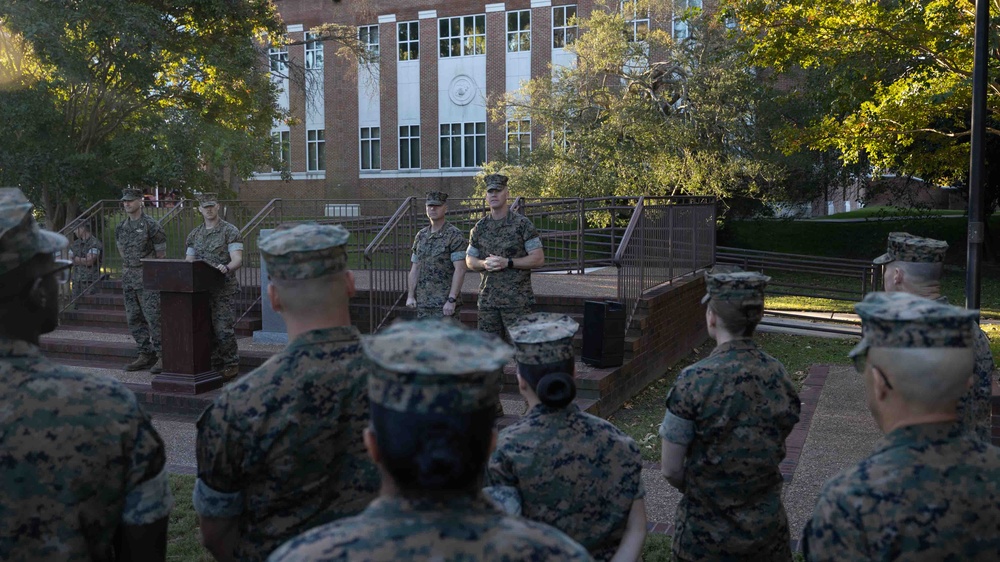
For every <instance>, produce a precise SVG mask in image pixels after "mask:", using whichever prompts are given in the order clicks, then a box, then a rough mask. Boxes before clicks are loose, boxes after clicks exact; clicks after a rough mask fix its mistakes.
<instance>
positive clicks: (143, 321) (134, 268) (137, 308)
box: [115, 189, 167, 356]
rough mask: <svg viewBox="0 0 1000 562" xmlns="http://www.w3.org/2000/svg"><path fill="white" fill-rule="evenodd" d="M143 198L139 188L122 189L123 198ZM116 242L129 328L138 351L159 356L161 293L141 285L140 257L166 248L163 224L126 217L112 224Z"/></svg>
mask: <svg viewBox="0 0 1000 562" xmlns="http://www.w3.org/2000/svg"><path fill="white" fill-rule="evenodd" d="M134 199H142V192H141V191H139V190H138V189H124V190H122V201H128V200H134ZM115 244H116V245H117V247H118V253H119V254H120V255H121V257H122V290H123V292H124V295H125V316H126V318H127V320H128V329H129V331H130V332H131V333H132V337H133V338H134V339H135V343H136V345H138V346H139V353H140V354H145V355H150V356H158V355H160V293H159V292H157V291H145V290H143V288H142V261H140V260H142V259H144V258H155V257H156V253H157V252H166V251H167V235H166V233H164V232H163V227H161V226H160V223H158V222H156V220H154V219H153V218H151V217H150V216H149V215H147V214H145V213H142V214H141V215H140V216H139V218H138V219H137V220H131V219H129V218H127V217H126V219H125V220H124V221H122V222H121V224H119V225H118V226H116V227H115Z"/></svg>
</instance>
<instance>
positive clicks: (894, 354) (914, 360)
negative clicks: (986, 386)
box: [868, 347, 975, 413]
mask: <svg viewBox="0 0 1000 562" xmlns="http://www.w3.org/2000/svg"><path fill="white" fill-rule="evenodd" d="M868 361H869V363H870V364H871V365H872V366H874V367H876V368H878V369H879V370H880V371H882V373H884V374H885V375H886V377H888V379H889V380H890V381H891V384H892V386H893V389H894V390H897V391H898V392H899V394H900V396H901V397H902V398H903V400H904V401H905V402H906V403H907V404H908V406H910V409H911V410H913V411H919V412H922V413H929V412H947V411H951V412H953V411H954V408H955V401H957V400H958V399H959V398H960V397H961V396H962V394H963V393H965V391H966V390H967V388H968V385H969V378H970V377H971V376H972V369H973V366H974V363H975V354H974V352H973V350H972V349H971V348H953V347H947V348H942V347H934V348H889V347H875V348H872V349H871V350H870V351H869V354H868Z"/></svg>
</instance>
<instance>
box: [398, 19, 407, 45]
mask: <svg viewBox="0 0 1000 562" xmlns="http://www.w3.org/2000/svg"><path fill="white" fill-rule="evenodd" d="M407 29H409V28H408V26H407V25H406V24H405V23H404V24H402V25H400V26H399V29H398V30H397V31H396V40H397V41H406V40H407V39H408V38H409V35H408V34H407V33H406V31H407Z"/></svg>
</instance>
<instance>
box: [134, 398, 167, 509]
mask: <svg viewBox="0 0 1000 562" xmlns="http://www.w3.org/2000/svg"><path fill="white" fill-rule="evenodd" d="M132 400H133V408H132V411H131V415H132V417H133V419H134V424H133V427H134V433H133V435H132V438H131V440H130V441H131V443H130V444H131V451H129V453H128V454H129V461H130V463H129V471H128V476H127V480H126V486H125V505H124V507H123V509H122V523H123V524H125V525H136V526H138V525H148V524H150V523H153V522H155V521H159V520H160V519H163V518H164V517H167V516H168V515H170V511H171V510H172V509H173V507H174V496H173V494H172V493H171V492H170V482H169V480H168V479H167V456H166V450H165V449H164V446H163V440H162V439H160V435H159V434H158V433H157V432H156V429H155V428H154V427H153V422H152V421H151V420H150V418H149V416H148V415H147V414H146V412H144V411H143V410H142V408H141V407H140V406H139V405H138V403H137V402H135V401H134V400H135V397H134V396H133V397H132Z"/></svg>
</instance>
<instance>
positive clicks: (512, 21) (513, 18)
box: [507, 12, 517, 31]
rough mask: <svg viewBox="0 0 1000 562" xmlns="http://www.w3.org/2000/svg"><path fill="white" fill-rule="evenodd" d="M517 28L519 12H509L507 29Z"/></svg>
mask: <svg viewBox="0 0 1000 562" xmlns="http://www.w3.org/2000/svg"><path fill="white" fill-rule="evenodd" d="M516 29H517V12H507V31H514V30H516Z"/></svg>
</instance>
